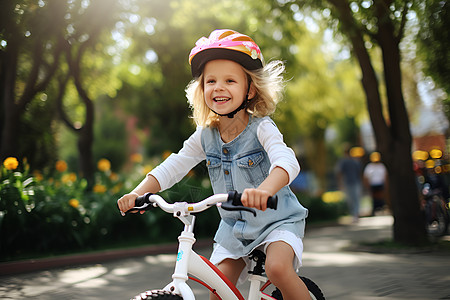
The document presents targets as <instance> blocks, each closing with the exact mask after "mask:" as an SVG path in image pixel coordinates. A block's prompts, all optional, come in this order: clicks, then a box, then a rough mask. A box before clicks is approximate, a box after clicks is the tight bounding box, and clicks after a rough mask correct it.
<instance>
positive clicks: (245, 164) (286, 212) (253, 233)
mask: <svg viewBox="0 0 450 300" xmlns="http://www.w3.org/2000/svg"><path fill="white" fill-rule="evenodd" d="M266 118H268V117H265V118H255V117H252V116H250V118H249V122H248V124H247V126H246V128H245V129H244V131H243V132H241V134H240V135H239V136H237V137H236V138H235V139H234V140H232V141H231V142H229V143H224V142H223V141H222V139H221V137H220V133H219V131H218V130H217V128H211V127H207V128H204V129H203V131H202V135H201V143H202V147H203V149H204V151H205V154H206V166H207V168H208V172H209V177H210V180H211V184H212V188H213V191H214V193H227V192H228V191H231V190H236V191H238V192H240V193H242V192H243V191H244V189H246V188H257V187H258V186H259V185H260V184H261V183H262V182H263V181H264V179H265V178H266V177H267V176H268V175H269V170H270V166H271V164H270V161H269V157H268V155H267V153H266V151H265V150H264V148H263V147H262V145H261V143H260V142H259V140H258V137H257V129H258V125H259V123H260V122H261V121H262V120H264V119H266ZM268 119H270V118H268ZM272 123H273V122H272ZM274 126H275V124H274ZM277 196H278V208H277V210H273V209H267V210H266V211H259V210H258V211H257V216H256V217H255V216H253V214H252V213H250V212H246V211H226V210H224V209H222V208H219V213H220V216H221V221H220V224H219V228H218V230H217V232H216V235H215V237H214V240H215V241H216V242H217V243H219V244H220V245H221V246H223V247H224V248H226V249H228V250H229V251H230V252H232V253H233V254H236V255H239V256H245V255H248V254H249V253H250V252H251V251H252V250H253V248H255V247H256V246H258V245H259V244H260V243H261V242H262V241H263V240H264V238H265V237H266V236H267V235H268V234H269V233H270V232H271V231H273V230H274V229H279V230H288V231H290V232H292V233H294V234H295V235H296V236H298V237H301V238H302V237H303V235H304V229H305V218H306V217H307V214H308V210H307V209H306V208H304V207H303V206H302V205H301V204H300V203H299V201H298V199H297V197H296V196H295V195H294V193H293V192H292V191H291V190H290V188H289V187H288V186H285V187H283V188H282V189H281V190H280V191H279V192H278V193H277Z"/></svg>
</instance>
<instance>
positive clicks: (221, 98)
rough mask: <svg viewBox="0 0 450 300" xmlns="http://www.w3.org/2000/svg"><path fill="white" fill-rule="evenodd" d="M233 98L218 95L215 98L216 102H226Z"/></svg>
mask: <svg viewBox="0 0 450 300" xmlns="http://www.w3.org/2000/svg"><path fill="white" fill-rule="evenodd" d="M230 99H231V98H226V97H216V98H213V100H214V102H226V101H228V100H230Z"/></svg>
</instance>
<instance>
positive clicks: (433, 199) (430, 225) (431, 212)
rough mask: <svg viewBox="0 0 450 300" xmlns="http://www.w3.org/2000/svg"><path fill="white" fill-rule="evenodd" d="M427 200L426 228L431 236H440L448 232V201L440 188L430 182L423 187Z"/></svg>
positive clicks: (423, 193)
mask: <svg viewBox="0 0 450 300" xmlns="http://www.w3.org/2000/svg"><path fill="white" fill-rule="evenodd" d="M422 195H423V196H424V200H425V208H424V211H425V219H426V230H427V233H428V234H429V235H430V236H434V237H439V236H443V235H445V234H446V233H447V227H448V224H449V222H450V216H449V213H448V202H447V201H446V199H445V198H444V196H443V195H442V192H441V191H440V190H439V189H436V188H434V189H433V188H431V185H430V184H429V183H425V185H424V187H423V189H422Z"/></svg>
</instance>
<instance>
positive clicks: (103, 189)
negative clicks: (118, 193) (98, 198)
mask: <svg viewBox="0 0 450 300" xmlns="http://www.w3.org/2000/svg"><path fill="white" fill-rule="evenodd" d="M105 192H106V186H104V185H102V184H96V185H94V193H97V194H103V193H105Z"/></svg>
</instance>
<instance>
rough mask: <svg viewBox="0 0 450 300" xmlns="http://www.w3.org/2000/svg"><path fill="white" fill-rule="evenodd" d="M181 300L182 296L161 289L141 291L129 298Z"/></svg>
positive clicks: (140, 299) (136, 299)
mask: <svg viewBox="0 0 450 300" xmlns="http://www.w3.org/2000/svg"><path fill="white" fill-rule="evenodd" d="M154 299H158V300H183V297H181V296H180V295H176V294H173V293H170V292H167V291H163V290H152V291H146V292H143V293H141V294H139V295H137V296H136V297H134V298H132V299H131V300H154Z"/></svg>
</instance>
